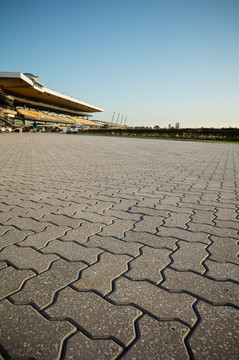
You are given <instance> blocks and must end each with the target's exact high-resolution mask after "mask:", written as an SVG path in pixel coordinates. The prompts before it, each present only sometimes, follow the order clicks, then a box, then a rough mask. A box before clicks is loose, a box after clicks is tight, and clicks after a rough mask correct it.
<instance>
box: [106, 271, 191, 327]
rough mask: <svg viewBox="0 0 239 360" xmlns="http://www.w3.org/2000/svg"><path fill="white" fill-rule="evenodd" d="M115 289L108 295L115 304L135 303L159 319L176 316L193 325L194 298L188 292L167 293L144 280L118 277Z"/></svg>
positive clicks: (169, 318)
mask: <svg viewBox="0 0 239 360" xmlns="http://www.w3.org/2000/svg"><path fill="white" fill-rule="evenodd" d="M115 284H116V290H115V291H114V292H113V293H112V294H111V295H109V298H110V299H111V300H114V301H115V302H116V303H117V304H135V305H138V306H139V307H140V308H142V309H143V310H146V311H147V312H149V313H151V314H153V315H155V316H157V317H158V318H160V320H173V319H175V318H178V319H180V320H182V321H185V322H187V323H188V324H189V325H193V324H194V323H195V322H196V320H197V317H196V315H195V313H194V311H193V309H192V305H193V303H194V302H195V298H193V297H192V296H190V295H188V294H180V293H177V294H176V293H175V294H172V293H169V292H167V291H165V290H163V289H160V288H159V287H157V286H155V285H153V284H150V283H148V282H146V281H131V280H128V279H126V278H123V277H120V278H119V279H117V280H116V283H115Z"/></svg>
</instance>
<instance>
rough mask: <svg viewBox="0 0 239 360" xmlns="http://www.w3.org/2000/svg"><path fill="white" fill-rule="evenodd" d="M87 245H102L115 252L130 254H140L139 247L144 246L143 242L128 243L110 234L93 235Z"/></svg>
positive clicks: (101, 246)
mask: <svg viewBox="0 0 239 360" xmlns="http://www.w3.org/2000/svg"><path fill="white" fill-rule="evenodd" d="M84 245H85V246H87V247H90V248H91V247H93V248H94V247H100V248H102V249H104V250H108V251H110V252H112V253H114V254H128V255H130V256H133V257H135V256H138V255H139V254H140V253H139V248H140V247H142V246H143V245H142V244H137V243H135V244H133V243H128V242H126V241H121V240H119V239H115V238H114V237H110V236H109V237H108V236H98V235H95V236H91V237H90V238H89V241H87V242H86V243H85V244H84Z"/></svg>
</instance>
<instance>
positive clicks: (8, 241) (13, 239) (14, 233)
mask: <svg viewBox="0 0 239 360" xmlns="http://www.w3.org/2000/svg"><path fill="white" fill-rule="evenodd" d="M4 230H5V232H4V233H3V234H1V236H0V249H3V248H4V247H6V246H9V245H12V244H16V243H19V242H20V241H22V240H23V239H24V238H25V237H26V236H27V235H30V234H33V232H32V231H25V230H19V229H15V228H13V227H11V226H10V227H4Z"/></svg>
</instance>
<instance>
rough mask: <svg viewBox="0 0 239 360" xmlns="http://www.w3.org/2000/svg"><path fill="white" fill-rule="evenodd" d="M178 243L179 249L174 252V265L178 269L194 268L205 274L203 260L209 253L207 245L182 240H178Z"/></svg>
mask: <svg viewBox="0 0 239 360" xmlns="http://www.w3.org/2000/svg"><path fill="white" fill-rule="evenodd" d="M178 245H179V249H178V250H177V251H175V252H174V253H173V254H172V259H173V264H172V267H174V268H176V269H177V270H184V271H187V270H193V271H196V272H199V273H200V274H203V273H204V272H205V267H204V266H203V265H202V262H203V260H205V259H206V258H207V257H208V255H209V254H208V252H207V251H206V247H207V245H205V244H202V243H192V242H191V243H189V242H185V241H181V240H180V241H179V242H178Z"/></svg>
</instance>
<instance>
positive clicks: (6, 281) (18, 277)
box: [0, 266, 35, 299]
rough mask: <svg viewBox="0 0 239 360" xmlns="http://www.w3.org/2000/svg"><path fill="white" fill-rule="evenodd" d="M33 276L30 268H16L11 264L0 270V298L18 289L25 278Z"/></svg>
mask: <svg viewBox="0 0 239 360" xmlns="http://www.w3.org/2000/svg"><path fill="white" fill-rule="evenodd" d="M32 276H35V273H34V272H33V271H31V270H16V269H14V268H13V267H11V266H8V267H5V268H3V269H2V270H1V271H0V283H1V287H0V299H3V298H5V297H7V296H9V295H11V294H13V293H14V292H16V291H18V290H19V289H20V288H21V286H22V285H23V283H24V281H25V280H28V279H29V278H30V277H32Z"/></svg>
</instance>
